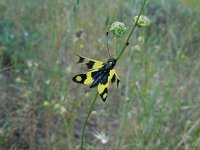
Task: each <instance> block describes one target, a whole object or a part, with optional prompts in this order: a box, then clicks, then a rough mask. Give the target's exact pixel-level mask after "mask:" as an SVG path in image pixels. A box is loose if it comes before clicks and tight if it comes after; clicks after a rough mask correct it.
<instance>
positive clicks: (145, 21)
mask: <svg viewBox="0 0 200 150" xmlns="http://www.w3.org/2000/svg"><path fill="white" fill-rule="evenodd" d="M137 18H138V16H135V17H134V23H135V22H136V20H137ZM149 24H150V20H149V18H148V17H147V16H143V15H141V16H140V18H139V19H138V22H137V26H138V27H146V26H149Z"/></svg>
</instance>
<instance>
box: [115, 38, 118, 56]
mask: <svg viewBox="0 0 200 150" xmlns="http://www.w3.org/2000/svg"><path fill="white" fill-rule="evenodd" d="M118 39H119V38H118V37H116V49H115V51H116V52H115V55H116V57H117V56H118Z"/></svg>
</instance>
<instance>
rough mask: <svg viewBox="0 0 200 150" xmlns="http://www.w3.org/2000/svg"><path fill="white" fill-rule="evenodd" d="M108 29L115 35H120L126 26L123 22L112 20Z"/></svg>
mask: <svg viewBox="0 0 200 150" xmlns="http://www.w3.org/2000/svg"><path fill="white" fill-rule="evenodd" d="M110 31H111V32H112V33H113V35H114V36H115V37H120V36H121V35H122V34H124V33H125V32H126V26H125V25H124V23H123V22H118V21H116V22H114V23H113V24H112V25H111V27H110Z"/></svg>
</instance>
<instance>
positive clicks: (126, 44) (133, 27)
mask: <svg viewBox="0 0 200 150" xmlns="http://www.w3.org/2000/svg"><path fill="white" fill-rule="evenodd" d="M145 3H146V0H143V3H142V7H141V9H140V12H139V15H138V17H137V19H136V21H135V23H134V24H133V26H132V28H131V31H130V32H129V34H128V37H127V39H126V41H125V43H124V46H123V48H122V50H121V52H120V54H119V55H118V57H117V59H116V60H118V59H119V58H120V57H121V56H122V54H123V53H124V51H125V49H126V47H127V46H128V44H129V40H130V37H131V35H132V33H133V31H134V30H135V28H136V26H137V23H138V20H139V18H140V16H141V14H142V11H143V8H144V5H145Z"/></svg>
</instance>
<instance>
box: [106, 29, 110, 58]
mask: <svg viewBox="0 0 200 150" xmlns="http://www.w3.org/2000/svg"><path fill="white" fill-rule="evenodd" d="M106 37H107V51H108V55H109V56H110V58H111V55H110V49H109V46H108V32H106Z"/></svg>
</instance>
